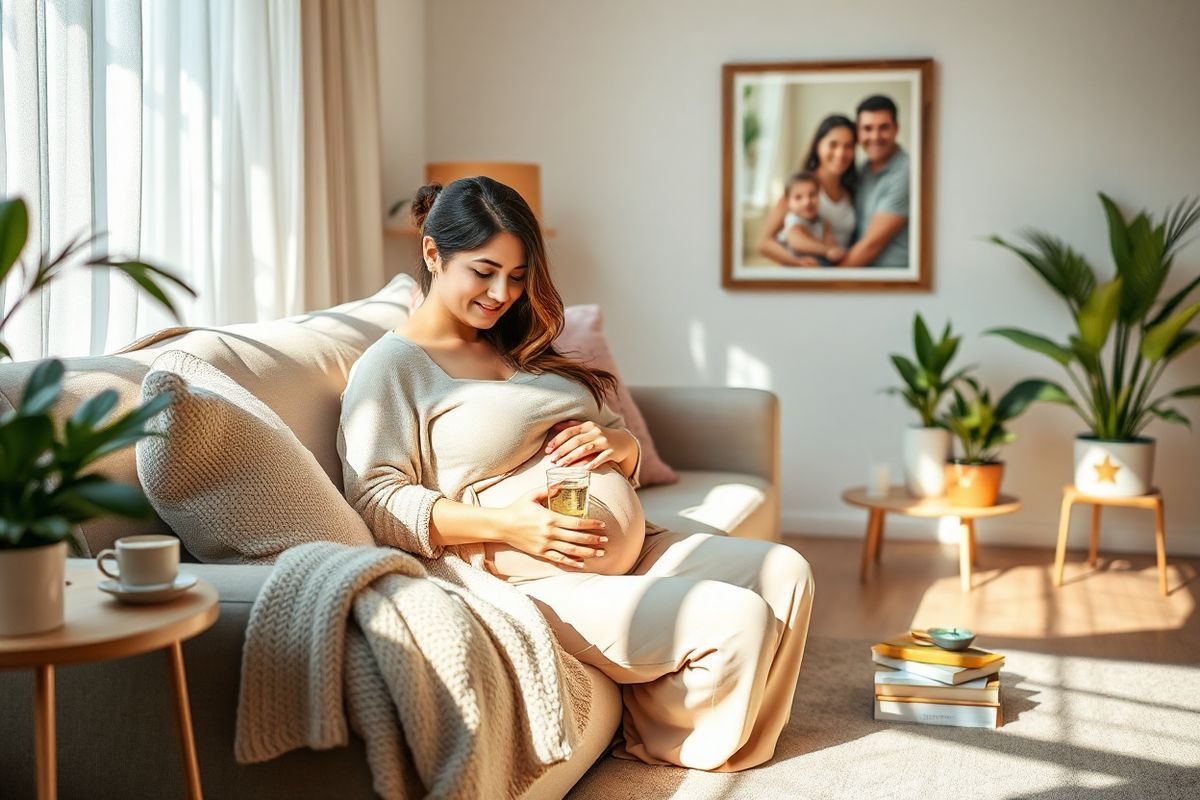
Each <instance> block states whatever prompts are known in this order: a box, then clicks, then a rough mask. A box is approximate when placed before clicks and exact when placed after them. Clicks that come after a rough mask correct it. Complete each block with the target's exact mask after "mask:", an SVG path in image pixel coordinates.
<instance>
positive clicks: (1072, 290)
mask: <svg viewBox="0 0 1200 800" xmlns="http://www.w3.org/2000/svg"><path fill="white" fill-rule="evenodd" d="M1024 236H1025V239H1026V240H1027V241H1028V242H1029V244H1030V245H1032V249H1026V248H1023V247H1018V246H1017V245H1015V244H1011V243H1009V242H1007V241H1005V240H1004V239H1002V238H1000V237H999V236H992V237H990V241H991V242H993V243H994V244H998V245H1000V246H1001V247H1003V248H1005V249H1007V250H1009V251H1010V252H1013V253H1015V254H1017V255H1018V256H1020V257H1021V259H1022V260H1024V261H1025V263H1027V264H1029V266H1031V267H1033V269H1034V271H1035V272H1037V273H1038V274H1039V275H1041V276H1042V278H1043V279H1044V280H1045V281H1046V283H1048V284H1050V287H1051V288H1052V289H1054V291H1055V292H1057V293H1058V294H1059V296H1061V297H1062V298H1063V299H1064V300H1066V301H1067V304H1068V305H1069V306H1070V307H1071V310H1072V311H1075V310H1076V309H1078V308H1079V307H1081V306H1082V305H1083V304H1084V303H1085V302H1086V301H1087V298H1088V296H1089V295H1090V294H1091V293H1092V289H1093V288H1094V287H1095V285H1096V275H1095V272H1094V271H1093V270H1092V267H1091V265H1090V264H1088V262H1087V260H1086V259H1085V258H1084V257H1083V256H1081V255H1080V254H1079V253H1076V252H1075V251H1074V250H1072V249H1071V248H1070V247H1069V246H1068V245H1067V244H1065V243H1064V242H1063V241H1062V240H1061V239H1058V238H1057V237H1054V236H1051V235H1050V234H1048V233H1044V232H1042V231H1036V230H1031V231H1026V232H1025V233H1024Z"/></svg>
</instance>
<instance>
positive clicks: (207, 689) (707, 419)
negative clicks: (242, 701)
mask: <svg viewBox="0 0 1200 800" xmlns="http://www.w3.org/2000/svg"><path fill="white" fill-rule="evenodd" d="M410 288H411V281H410V279H407V277H406V276H401V277H400V278H397V279H396V280H395V281H393V282H392V283H390V284H389V285H388V286H387V287H385V288H384V289H382V290H381V291H380V292H379V293H377V294H376V295H374V296H372V297H370V298H367V299H365V300H362V301H358V302H355V303H349V304H346V305H344V306H339V307H337V308H333V309H329V310H327V311H322V312H316V313H312V314H306V315H302V316H299V317H293V318H289V319H286V320H278V321H275V322H269V323H259V324H254V325H233V326H228V327H226V328H219V329H191V330H188V329H173V330H168V331H164V332H160V333H159V334H156V335H154V336H152V337H148V338H147V339H145V340H143V341H141V342H138V343H135V345H132V346H131V347H130V348H127V349H126V350H125V351H122V352H121V353H119V354H116V355H112V356H98V357H92V358H80V359H71V360H69V361H68V369H69V371H70V372H69V375H68V379H67V382H66V384H65V395H66V400H65V402H64V403H62V404H61V405H62V408H63V409H64V411H65V412H69V411H70V410H71V409H72V408H74V406H75V405H76V404H77V402H78V401H79V400H80V399H82V398H84V397H88V396H91V395H92V394H95V393H96V392H98V391H100V390H101V389H103V388H108V387H112V388H116V389H117V390H118V392H119V393H120V395H121V401H120V402H121V406H122V407H130V406H132V405H134V404H136V403H137V402H138V397H139V386H140V382H141V378H142V377H143V376H144V375H145V373H146V371H147V369H148V367H149V365H150V363H151V362H152V361H153V359H154V358H155V357H156V356H157V355H159V354H160V353H162V352H164V351H166V350H169V349H182V350H187V351H189V352H192V353H194V354H196V355H198V356H200V357H201V358H204V359H205V360H207V361H209V362H210V363H212V364H214V365H215V366H217V367H218V368H219V369H221V370H222V371H224V372H226V373H227V374H228V375H230V376H231V377H233V378H234V379H235V380H237V381H238V382H239V383H242V384H243V385H244V386H246V387H247V388H248V389H249V390H250V391H252V392H253V393H254V394H256V395H257V396H258V397H259V398H260V399H262V400H263V401H264V402H266V403H267V404H268V405H270V406H271V407H272V408H273V409H274V410H275V411H276V413H278V414H279V415H280V417H282V418H283V420H284V421H285V422H286V423H288V425H289V426H291V427H292V429H293V431H294V432H295V433H296V435H297V436H298V437H299V439H300V440H301V442H303V443H304V445H305V446H306V447H308V448H309V449H310V450H311V451H312V452H313V454H314V455H315V456H316V457H317V460H318V462H320V463H321V465H322V467H324V468H325V471H326V472H327V473H328V474H329V477H330V480H332V481H333V482H334V483H335V484H337V485H339V486H340V463H339V462H338V459H337V453H336V449H335V434H336V427H337V408H338V398H339V396H340V394H341V391H342V388H343V387H344V385H345V380H346V375H347V373H348V371H349V369H350V366H351V365H352V364H353V362H354V360H355V358H357V355H358V354H360V353H361V352H362V350H363V349H365V348H366V347H367V346H369V345H370V344H371V343H372V342H374V341H375V340H376V339H377V338H378V337H379V336H381V335H382V334H383V333H384V332H385V331H387V330H389V329H390V328H392V327H394V326H395V325H397V324H398V323H399V322H400V321H402V320H403V319H404V318H405V316H406V315H407V313H408V301H409V290H410ZM31 368H32V365H30V364H27V363H26V364H8V365H3V366H0V412H2V411H7V410H8V408H9V407H11V405H12V404H13V403H14V402H15V401H16V399H17V398H18V397H19V395H20V390H21V387H22V386H23V384H24V381H25V379H26V377H27V376H28V374H29V371H30V369H31ZM632 392H633V395H634V397H635V398H636V400H637V403H638V406H639V407H640V408H641V410H642V412H643V414H644V415H645V418H646V422H647V424H648V426H649V428H650V431H651V433H652V435H653V437H654V441H655V443H656V445H657V447H658V449H659V451H660V453H661V454H662V456H663V458H664V460H666V461H667V463H669V464H671V465H672V466H673V467H675V469H676V470H677V471H678V472H679V474H680V481H679V482H678V483H677V484H674V485H670V486H655V487H650V488H646V489H642V490H639V496H640V497H641V500H642V502H643V505H644V506H645V509H646V516H647V518H648V519H650V520H653V521H655V522H657V523H659V524H661V525H665V526H667V527H670V528H673V529H676V530H696V531H710V532H720V533H724V534H728V535H733V536H744V537H751V538H761V539H774V538H777V533H778V530H779V495H778V463H779V462H778V442H779V430H778V428H779V418H778V414H779V411H778V403H777V401H776V398H775V396H774V395H772V394H770V393H767V392H761V391H756V390H751V389H727V388H652V387H633V388H632ZM698 432H703V435H699V433H698ZM98 468H99V469H101V470H103V471H104V472H105V473H106V474H109V475H111V476H113V477H118V478H121V479H124V480H128V481H130V482H134V481H136V480H137V475H136V469H135V464H134V456H133V452H132V450H127V451H123V452H122V453H116V454H113V455H112V456H109V457H108V458H106V459H105V460H103V461H102V462H101V463H100V464H99V466H98ZM168 530H169V529H167V527H166V526H165V524H164V523H163V522H162V521H161V520H153V521H150V522H148V523H136V524H133V523H128V522H123V521H119V520H106V521H97V522H96V523H93V524H91V525H87V526H84V527H83V529H82V531H81V534H82V535H81V542H80V543H81V546H82V547H83V548H84V550H85V553H87V554H88V555H90V554H92V553H96V552H98V551H99V550H100V549H102V548H104V547H107V546H109V544H110V543H111V541H112V540H113V539H115V538H117V537H119V536H123V535H128V534H131V533H142V532H151V531H155V532H167V531H168ZM77 563H90V562H85V561H79V562H77ZM182 569H183V571H184V572H191V573H194V574H196V575H198V576H200V577H201V578H203V579H204V580H206V581H208V582H210V583H211V584H213V585H214V586H215V587H216V589H217V590H218V592H219V593H220V599H221V600H220V611H221V613H220V618H219V619H218V621H217V623H216V624H215V625H214V626H213V627H212V628H211V629H210V630H208V631H207V632H205V633H204V634H202V635H200V636H198V637H196V638H195V639H192V640H190V641H188V642H187V643H185V645H184V655H185V658H186V662H187V673H188V684H189V689H190V693H191V700H192V713H193V721H194V726H195V732H196V742H197V749H198V754H199V759H200V767H201V774H202V780H203V785H204V789H205V792H206V794H207V795H208V796H210V797H218V798H243V797H244V798H274V797H279V798H307V797H312V798H317V797H330V796H338V797H371V796H372V789H371V777H370V772H369V770H368V768H367V763H366V757H365V754H364V750H363V746H362V742H361V741H359V740H358V739H357V738H353V739H352V741H351V743H350V745H349V746H348V747H344V748H337V749H334V750H327V751H321V752H315V751H311V750H300V751H295V752H292V753H289V754H286V755H284V756H282V757H281V758H278V759H275V760H274V761H270V762H267V763H265V764H256V765H249V766H243V765H239V764H237V763H235V762H234V759H233V731H234V719H235V713H236V708H237V694H238V683H239V670H240V666H241V651H242V639H243V636H244V631H245V626H246V622H247V620H248V618H249V614H250V609H251V607H252V605H253V603H254V600H255V597H256V596H257V594H258V592H259V589H260V587H261V586H262V583H263V581H264V580H265V579H266V577H267V575H268V574H270V570H271V567H269V566H251V565H230V564H196V563H190V564H186V565H184V567H183V568H182ZM110 602H112V601H110ZM589 673H590V674H591V676H592V679H593V693H594V697H595V701H594V706H593V710H592V719H591V722H590V724H589V726H588V729H587V731H586V733H585V738H584V741H583V742H582V743H581V745H580V747H579V748H578V749H577V753H576V755H575V756H574V757H572V758H571V759H570V760H569V761H567V762H565V763H562V764H559V765H556V766H555V767H554V768H552V769H551V770H549V771H548V772H547V773H546V774H545V775H544V776H543V777H542V779H540V780H539V781H538V782H537V783H536V784H535V785H534V786H533V787H532V789H531V790H530V792H529V793H528V795H527V796H528V797H562V796H563V795H564V794H566V793H567V792H568V791H569V790H570V788H571V787H572V786H573V785H574V784H575V782H576V781H578V780H579V778H580V777H581V776H582V775H583V773H584V772H586V771H587V770H588V768H589V767H590V766H591V765H592V763H593V762H594V761H595V760H596V759H597V758H600V757H601V756H603V755H604V754H605V752H606V750H607V747H608V745H609V743H610V741H611V739H612V737H613V734H614V733H615V731H616V729H617V726H618V724H619V721H620V710H621V705H620V694H619V690H618V688H617V687H616V685H615V684H613V683H612V682H611V681H609V680H608V679H607V678H605V677H604V676H603V675H601V674H600V673H599V672H597V671H595V670H591V669H590V668H589ZM169 686H170V684H169V676H168V673H167V662H166V657H165V655H164V654H162V653H149V654H146V655H143V656H139V657H136V658H130V659H124V660H121V661H115V662H108V663H101V664H91V665H80V666H68V667H63V668H60V669H59V671H58V680H57V709H58V757H59V776H58V779H59V787H60V793H61V796H62V797H64V798H72V797H95V798H104V797H114V798H127V797H160V796H179V795H181V794H182V793H183V778H182V770H181V766H180V759H179V754H178V748H177V744H176V739H175V734H174V728H173V721H172V716H171V713H172V712H171V707H170V701H169V697H170V694H169ZM32 695H33V680H32V674H31V673H29V672H27V671H7V672H6V671H0V708H2V709H3V713H0V743H2V744H0V795H2V796H4V797H32V796H33V795H34V769H33V722H32V719H33V714H32Z"/></svg>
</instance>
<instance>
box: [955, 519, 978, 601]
mask: <svg viewBox="0 0 1200 800" xmlns="http://www.w3.org/2000/svg"><path fill="white" fill-rule="evenodd" d="M974 538H975V522H974V520H971V519H961V518H960V519H959V521H958V577H959V580H960V581H961V582H962V590H963V591H964V592H969V591H971V548H972V544H971V540H973V539H974Z"/></svg>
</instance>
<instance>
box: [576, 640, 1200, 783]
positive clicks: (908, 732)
mask: <svg viewBox="0 0 1200 800" xmlns="http://www.w3.org/2000/svg"><path fill="white" fill-rule="evenodd" d="M869 646H870V643H869V642H863V641H852V640H845V639H823V638H814V639H810V641H809V644H808V649H807V651H806V652H805V656H804V668H803V670H802V671H801V673H800V685H799V688H798V690H797V693H796V701H795V703H794V705H793V708H792V719H791V722H790V723H789V724H788V727H787V729H786V730H785V731H784V734H783V737H782V739H781V741H780V743H779V748H778V750H777V751H776V753H775V758H774V760H772V761H771V762H770V763H769V764H766V765H765V766H762V767H759V768H757V769H753V770H748V771H746V772H742V773H738V774H713V773H705V772H696V771H691V770H685V769H677V768H671V767H654V766H648V765H645V764H641V763H634V762H629V761H623V760H619V759H615V758H612V757H607V756H606V757H604V758H602V759H601V760H600V761H599V762H598V763H597V764H596V765H595V766H594V767H593V768H592V769H591V770H590V771H589V772H588V773H587V775H585V776H584V778H583V780H582V781H580V782H579V784H578V785H577V786H576V787H575V789H574V790H573V791H572V792H571V794H570V795H569V797H570V798H571V800H586V799H590V798H596V799H597V800H599V798H603V799H604V800H622V799H624V798H630V800H632V799H633V798H637V800H647V798H665V797H672V798H687V799H688V800H695V799H698V798H747V799H753V800H768V799H770V798H841V797H847V798H869V800H883V799H884V798H921V799H922V800H934V798H954V800H968V799H969V800H990V798H1075V797H1078V798H1087V800H1115V798H1139V800H1140V799H1141V798H1171V800H1184V799H1185V798H1188V799H1189V800H1195V799H1196V798H1200V665H1197V666H1180V665H1161V664H1145V663H1135V662H1128V661H1112V660H1104V659H1095V658H1080V657H1064V656H1050V655H1042V654H1038V653H1027V652H1019V651H1016V650H1006V651H1005V654H1006V656H1007V664H1006V669H1005V671H1004V673H1002V675H1001V701H1002V703H1003V706H1004V718H1005V720H1006V722H1005V725H1004V726H1003V727H1002V728H1000V729H999V730H976V729H965V728H946V727H935V726H926V725H911V724H894V723H883V722H875V721H874V720H873V719H872V717H871V714H872V687H873V682H872V671H873V669H872V664H871V659H870V652H869ZM1198 658H1200V654H1198Z"/></svg>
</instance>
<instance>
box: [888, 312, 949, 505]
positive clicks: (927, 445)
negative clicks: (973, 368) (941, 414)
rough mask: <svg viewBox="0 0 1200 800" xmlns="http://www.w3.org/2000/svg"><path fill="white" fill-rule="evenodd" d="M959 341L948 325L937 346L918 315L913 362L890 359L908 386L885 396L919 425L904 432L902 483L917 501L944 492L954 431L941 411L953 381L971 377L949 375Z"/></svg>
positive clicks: (915, 321)
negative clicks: (893, 397) (896, 398)
mask: <svg viewBox="0 0 1200 800" xmlns="http://www.w3.org/2000/svg"><path fill="white" fill-rule="evenodd" d="M959 341H960V337H958V336H951V335H950V323H949V322H947V323H946V327H945V328H944V329H943V330H942V335H941V337H940V338H939V339H938V340H937V341H934V339H933V337H932V336H931V335H930V333H929V328H928V327H927V326H926V325H925V320H924V319H922V318H921V315H920V314H917V315H916V316H915V317H914V318H913V350H914V354H915V357H916V359H915V361H914V360H912V359H909V358H907V357H905V356H902V355H898V354H896V353H893V354H892V355H891V359H892V364H893V365H895V367H896V371H897V372H899V373H900V377H901V379H902V380H903V381H904V385H903V386H896V387H891V388H889V389H885V390H884V391H886V392H887V393H888V394H898V395H900V396H901V397H903V398H904V400H905V402H906V403H908V405H909V407H910V408H912V410H913V411H916V412H917V415H918V416H919V417H920V419H921V423H920V425H912V426H910V427H908V428H907V429H906V430H905V432H904V483H905V486H906V487H907V488H908V491H909V493H910V494H912V495H913V496H915V497H941V496H942V494H943V492H944V491H945V464H946V460H947V459H948V458H949V456H950V431H948V430H947V429H946V428H945V426H944V425H942V423H941V422H940V421H939V419H938V407H939V406H940V405H941V402H942V398H943V397H945V396H946V393H947V392H948V391H950V389H951V388H952V387H953V386H954V383H955V381H957V380H958V379H960V378H961V377H962V376H963V375H965V374H966V373H967V370H966V369H962V370H959V371H958V372H956V373H954V374H953V375H950V376H949V377H947V376H946V375H945V372H946V369H947V367H949V365H950V362H951V360H953V358H954V354H955V353H956V352H957V351H958V344H959Z"/></svg>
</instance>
